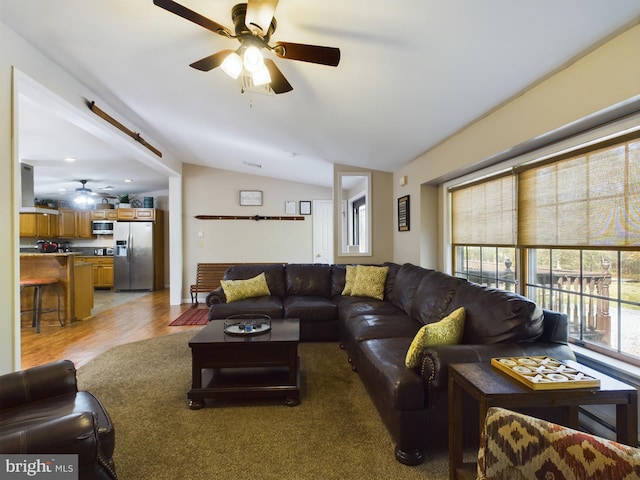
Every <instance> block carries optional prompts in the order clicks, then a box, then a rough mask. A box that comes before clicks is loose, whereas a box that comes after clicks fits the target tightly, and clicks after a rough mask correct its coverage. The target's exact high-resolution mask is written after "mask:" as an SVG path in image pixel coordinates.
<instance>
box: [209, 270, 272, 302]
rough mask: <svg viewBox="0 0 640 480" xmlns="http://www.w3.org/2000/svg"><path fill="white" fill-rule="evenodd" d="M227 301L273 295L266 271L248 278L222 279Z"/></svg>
mask: <svg viewBox="0 0 640 480" xmlns="http://www.w3.org/2000/svg"><path fill="white" fill-rule="evenodd" d="M220 283H221V284H222V290H223V291H224V296H225V297H226V298H227V303H231V302H237V301H238V300H243V299H245V298H252V297H263V296H266V295H271V292H270V291H269V286H268V285H267V277H266V276H265V274H264V272H262V273H261V274H260V275H256V276H255V277H253V278H249V279H248V280H220Z"/></svg>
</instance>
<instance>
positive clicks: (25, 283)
mask: <svg viewBox="0 0 640 480" xmlns="http://www.w3.org/2000/svg"><path fill="white" fill-rule="evenodd" d="M47 285H52V286H53V288H55V290H56V295H58V308H57V309H55V308H49V309H46V310H42V290H44V287H46V286H47ZM25 287H33V308H32V309H30V310H21V311H20V313H23V312H29V311H30V312H32V320H31V326H32V327H36V333H40V316H41V315H42V314H43V313H48V312H55V311H56V310H57V312H58V322H60V326H61V327H64V323H62V319H61V318H60V291H59V290H58V279H57V278H53V277H43V278H25V279H22V280H20V290H22V289H23V288H25Z"/></svg>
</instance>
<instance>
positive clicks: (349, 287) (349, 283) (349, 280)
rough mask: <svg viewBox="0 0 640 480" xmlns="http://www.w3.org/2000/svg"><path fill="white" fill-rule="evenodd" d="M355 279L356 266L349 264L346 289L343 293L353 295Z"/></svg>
mask: <svg viewBox="0 0 640 480" xmlns="http://www.w3.org/2000/svg"><path fill="white" fill-rule="evenodd" d="M355 279H356V266H355V265H347V273H346V274H345V276H344V290H342V295H351V290H352V289H353V282H354V280H355Z"/></svg>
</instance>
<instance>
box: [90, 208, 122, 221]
mask: <svg viewBox="0 0 640 480" xmlns="http://www.w3.org/2000/svg"><path fill="white" fill-rule="evenodd" d="M92 218H93V220H117V219H118V211H117V210H115V209H104V210H93V211H92Z"/></svg>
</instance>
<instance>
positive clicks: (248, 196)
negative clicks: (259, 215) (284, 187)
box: [240, 190, 262, 205]
mask: <svg viewBox="0 0 640 480" xmlns="http://www.w3.org/2000/svg"><path fill="white" fill-rule="evenodd" d="M240 205H262V191H260V190H240Z"/></svg>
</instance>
